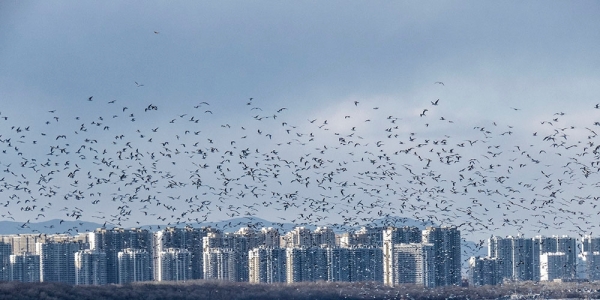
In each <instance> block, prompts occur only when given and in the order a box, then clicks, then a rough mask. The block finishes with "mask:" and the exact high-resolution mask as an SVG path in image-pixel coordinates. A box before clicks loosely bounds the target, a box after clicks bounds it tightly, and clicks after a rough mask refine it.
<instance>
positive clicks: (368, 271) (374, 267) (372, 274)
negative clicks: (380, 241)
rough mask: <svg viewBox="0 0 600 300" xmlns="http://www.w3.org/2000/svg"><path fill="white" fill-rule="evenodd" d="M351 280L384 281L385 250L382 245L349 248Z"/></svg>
mask: <svg viewBox="0 0 600 300" xmlns="http://www.w3.org/2000/svg"><path fill="white" fill-rule="evenodd" d="M348 260H349V263H348V274H349V281H350V282H359V281H375V282H383V251H382V248H381V247H353V248H348Z"/></svg>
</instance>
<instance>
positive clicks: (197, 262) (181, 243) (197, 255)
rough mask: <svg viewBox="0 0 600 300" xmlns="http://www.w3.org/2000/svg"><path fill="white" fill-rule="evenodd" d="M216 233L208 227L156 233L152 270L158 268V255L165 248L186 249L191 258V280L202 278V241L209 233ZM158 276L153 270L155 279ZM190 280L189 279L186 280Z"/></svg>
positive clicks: (169, 228)
mask: <svg viewBox="0 0 600 300" xmlns="http://www.w3.org/2000/svg"><path fill="white" fill-rule="evenodd" d="M213 231H216V230H215V229H213V228H210V227H201V228H192V227H185V228H175V227H167V228H165V229H164V230H160V231H157V232H156V233H155V234H154V243H155V245H154V249H153V250H154V268H155V269H157V268H158V267H159V264H160V262H159V261H158V258H159V257H158V253H161V252H163V251H164V250H165V249H167V248H180V249H186V250H187V251H189V252H190V255H191V257H192V265H191V269H192V275H191V276H192V277H191V279H202V278H204V271H203V270H204V267H203V259H202V258H203V251H204V250H203V239H204V237H206V236H207V235H208V233H209V232H213ZM159 276H160V275H159V274H158V271H156V270H155V278H158V277H159ZM188 279H190V278H188Z"/></svg>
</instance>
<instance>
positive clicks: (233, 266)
mask: <svg viewBox="0 0 600 300" xmlns="http://www.w3.org/2000/svg"><path fill="white" fill-rule="evenodd" d="M205 240H206V238H205ZM237 268H238V265H237V261H236V254H235V251H234V250H232V249H226V248H205V249H204V279H213V280H225V281H236V280H237V277H236V276H237V274H238V271H237Z"/></svg>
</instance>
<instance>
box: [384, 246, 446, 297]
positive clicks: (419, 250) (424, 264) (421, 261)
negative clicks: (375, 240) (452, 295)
mask: <svg viewBox="0 0 600 300" xmlns="http://www.w3.org/2000/svg"><path fill="white" fill-rule="evenodd" d="M384 244H385V242H384ZM384 247H385V246H384ZM384 253H385V250H384ZM434 264H435V247H434V245H433V244H423V243H418V244H417V243H412V244H392V245H391V249H390V250H389V252H388V253H387V254H384V265H385V266H387V268H388V269H387V271H386V272H385V273H384V283H385V284H386V285H388V286H396V285H398V284H404V283H412V284H418V285H422V286H425V287H435V286H436V279H437V276H436V274H435V271H436V268H435V265H434ZM384 268H386V267H384Z"/></svg>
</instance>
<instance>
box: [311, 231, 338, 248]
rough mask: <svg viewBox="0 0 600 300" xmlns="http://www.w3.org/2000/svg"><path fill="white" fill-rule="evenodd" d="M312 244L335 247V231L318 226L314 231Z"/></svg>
mask: <svg viewBox="0 0 600 300" xmlns="http://www.w3.org/2000/svg"><path fill="white" fill-rule="evenodd" d="M312 246H314V247H320V246H326V247H335V232H333V229H331V228H328V227H317V229H315V231H314V232H313V233H312Z"/></svg>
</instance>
